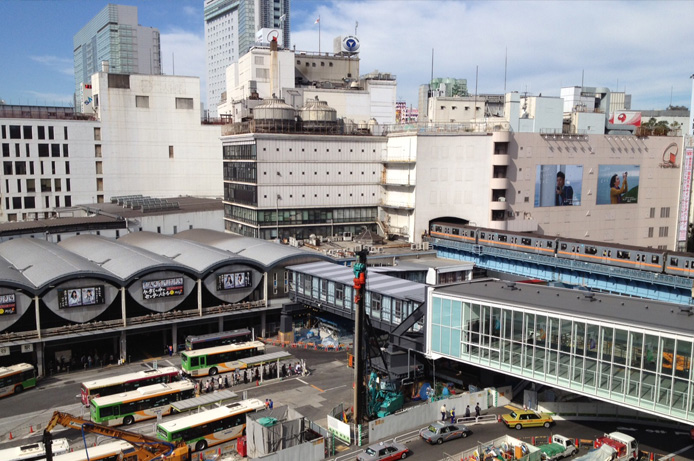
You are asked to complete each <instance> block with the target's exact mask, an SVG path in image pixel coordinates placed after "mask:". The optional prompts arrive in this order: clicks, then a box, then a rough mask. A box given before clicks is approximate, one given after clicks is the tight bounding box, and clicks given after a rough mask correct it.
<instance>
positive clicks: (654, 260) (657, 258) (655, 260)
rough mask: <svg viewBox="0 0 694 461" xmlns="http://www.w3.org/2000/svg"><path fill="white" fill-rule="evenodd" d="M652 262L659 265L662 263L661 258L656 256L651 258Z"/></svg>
mask: <svg viewBox="0 0 694 461" xmlns="http://www.w3.org/2000/svg"><path fill="white" fill-rule="evenodd" d="M651 262H652V263H653V264H658V263H659V262H660V256H655V255H653V256H651Z"/></svg>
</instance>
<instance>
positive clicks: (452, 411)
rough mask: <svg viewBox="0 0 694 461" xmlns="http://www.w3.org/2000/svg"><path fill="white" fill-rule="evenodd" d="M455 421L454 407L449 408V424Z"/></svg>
mask: <svg viewBox="0 0 694 461" xmlns="http://www.w3.org/2000/svg"><path fill="white" fill-rule="evenodd" d="M453 423H455V407H453V408H451V424H453Z"/></svg>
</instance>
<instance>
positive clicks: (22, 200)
mask: <svg viewBox="0 0 694 461" xmlns="http://www.w3.org/2000/svg"><path fill="white" fill-rule="evenodd" d="M50 199H51V198H50V197H48V196H46V197H44V202H45V205H46V206H45V207H46V208H50V207H51V202H50ZM10 200H11V202H10ZM54 203H55V206H56V207H60V206H61V205H60V196H57V195H56V196H55V197H54ZM10 204H12V206H11V207H10ZM64 205H65V206H72V197H71V196H69V195H66V196H65V204H64ZM32 208H36V197H12V198H11V199H10V197H5V209H6V210H25V209H32Z"/></svg>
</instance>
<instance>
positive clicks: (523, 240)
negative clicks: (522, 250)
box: [521, 237, 531, 245]
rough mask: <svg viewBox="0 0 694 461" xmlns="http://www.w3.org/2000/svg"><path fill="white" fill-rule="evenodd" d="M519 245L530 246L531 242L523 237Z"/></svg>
mask: <svg viewBox="0 0 694 461" xmlns="http://www.w3.org/2000/svg"><path fill="white" fill-rule="evenodd" d="M521 243H522V244H523V245H530V243H531V240H530V239H529V238H525V237H523V238H521Z"/></svg>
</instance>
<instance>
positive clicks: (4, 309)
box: [0, 293, 17, 315]
mask: <svg viewBox="0 0 694 461" xmlns="http://www.w3.org/2000/svg"><path fill="white" fill-rule="evenodd" d="M16 313H17V303H16V302H15V298H14V293H11V294H9V295H0V315H10V314H16Z"/></svg>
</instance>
